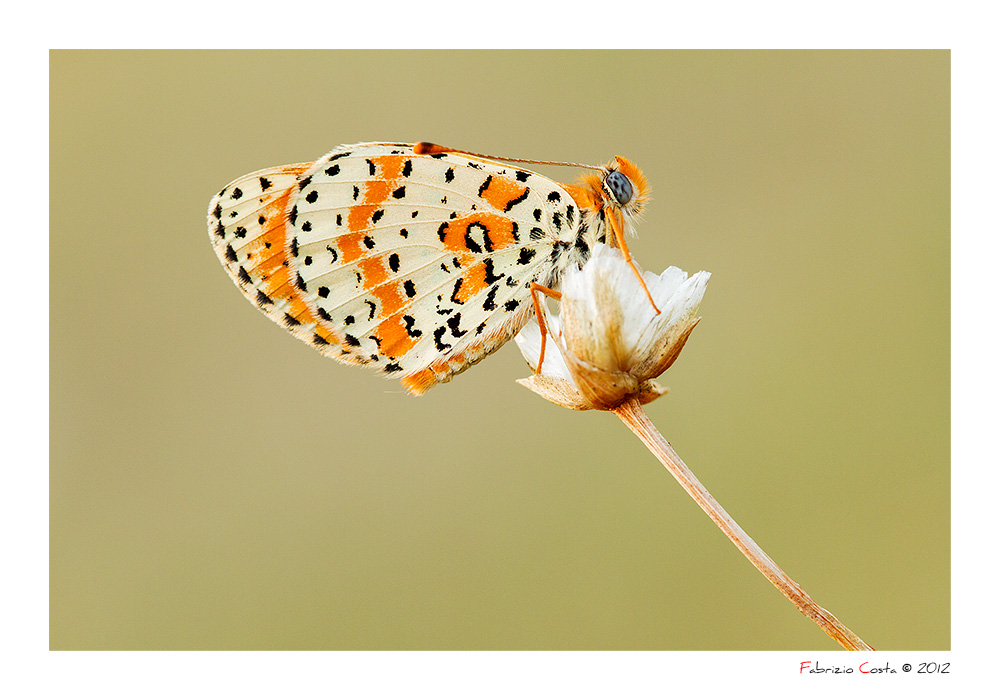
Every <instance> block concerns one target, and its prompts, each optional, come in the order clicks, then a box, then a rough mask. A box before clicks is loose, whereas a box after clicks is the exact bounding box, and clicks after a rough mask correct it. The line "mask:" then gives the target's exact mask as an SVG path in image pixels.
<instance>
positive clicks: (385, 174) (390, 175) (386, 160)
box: [372, 156, 406, 182]
mask: <svg viewBox="0 0 1000 700" xmlns="http://www.w3.org/2000/svg"><path fill="white" fill-rule="evenodd" d="M372 162H374V163H375V165H377V166H378V167H379V171H380V172H381V174H382V178H383V179H384V180H387V181H390V182H391V181H393V180H398V179H399V178H400V177H402V176H403V164H404V163H405V162H406V156H378V157H376V158H373V159H372Z"/></svg>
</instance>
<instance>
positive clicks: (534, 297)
mask: <svg viewBox="0 0 1000 700" xmlns="http://www.w3.org/2000/svg"><path fill="white" fill-rule="evenodd" d="M539 293H541V294H544V295H545V296H547V297H552V298H553V299H555V300H556V301H558V300H559V299H562V294H560V293H559V292H557V291H556V290H554V289H549V288H548V287H543V286H542V285H540V284H537V283H536V282H532V283H531V301H532V302H533V303H534V305H535V316H536V317H537V318H538V327H539V328H540V329H541V330H542V351H541V352H540V353H539V355H538V367H536V368H535V374H541V373H542V363H543V362H545V336H546V335H548V331H547V329H546V327H545V317H544V316H543V314H542V302H541V301H540V300H539V298H538V295H539Z"/></svg>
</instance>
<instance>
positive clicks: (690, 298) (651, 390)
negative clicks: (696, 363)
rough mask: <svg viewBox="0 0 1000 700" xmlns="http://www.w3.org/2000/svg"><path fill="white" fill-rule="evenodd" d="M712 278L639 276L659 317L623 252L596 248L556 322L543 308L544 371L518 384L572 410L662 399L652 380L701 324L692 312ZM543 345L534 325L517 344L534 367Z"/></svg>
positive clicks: (568, 279) (568, 283) (570, 277)
mask: <svg viewBox="0 0 1000 700" xmlns="http://www.w3.org/2000/svg"><path fill="white" fill-rule="evenodd" d="M710 276H711V275H710V274H709V273H707V272H699V273H697V274H695V275H693V276H691V277H690V278H689V277H688V275H687V273H686V272H684V271H683V270H680V269H678V268H676V267H668V268H667V269H666V270H664V271H663V273H662V274H660V275H657V274H654V273H651V272H644V273H643V281H644V282H645V283H646V287H648V289H649V293H650V294H651V295H652V297H653V301H654V302H655V303H656V306H657V307H658V308H659V309H660V313H659V314H657V313H656V310H655V309H654V308H653V305H652V304H650V303H649V297H647V296H646V292H645V290H643V288H642V285H641V284H640V283H639V280H638V278H637V277H636V275H635V273H634V272H633V271H632V270H631V268H630V267H629V266H628V264H627V263H626V262H625V259H624V257H623V256H622V254H621V251H619V250H618V249H617V248H611V247H608V246H605V245H601V244H599V245H597V246H596V247H595V248H594V251H593V254H592V255H591V257H590V260H588V261H587V263H586V264H585V265H584V266H583V269H582V270H571V271H570V272H568V273H567V274H566V276H565V277H564V278H563V283H562V300H561V302H560V309H559V316H558V317H555V316H552V314H550V313H549V312H548V309H547V308H546V309H545V310H544V315H545V325H546V328H547V329H548V331H549V333H548V339H547V341H546V343H547V344H546V350H545V361H544V364H543V365H542V368H541V372H540V373H538V374H535V375H534V376H532V377H530V378H528V379H522V380H519V382H520V383H521V384H523V385H524V386H526V387H528V388H529V389H531V390H532V391H534V392H536V393H538V394H540V395H541V396H543V397H545V398H546V399H548V400H550V401H553V402H555V403H558V404H560V405H563V406H567V407H568V408H574V409H577V410H585V409H588V408H597V409H602V410H609V409H611V408H614V407H615V406H618V405H619V404H621V403H622V402H624V401H626V400H627V399H629V398H632V397H636V398H638V399H639V400H640V402H642V403H647V402H649V401H652V400H653V399H656V398H658V397H660V396H662V395H663V394H664V393H666V390H665V389H663V388H662V387H660V386H659V385H657V384H656V382H654V381H653V379H654V378H655V377H658V376H659V375H661V374H662V373H663V372H664V371H665V370H666V369H667V368H668V367H670V365H672V364H673V363H674V360H676V359H677V356H678V355H679V354H680V351H681V349H682V348H683V347H684V343H686V342H687V339H688V336H689V335H690V334H691V331H692V330H693V329H694V327H695V325H696V324H697V323H698V321H699V320H700V319H699V318H696V317H695V314H696V313H697V311H698V305H699V304H700V303H701V299H702V297H703V296H704V294H705V286H706V285H707V284H708V278H709V277H710ZM541 339H542V336H541V329H540V328H539V326H538V323H537V322H536V321H534V320H533V321H531V322H530V323H529V324H528V325H527V326H525V328H524V329H523V330H522V331H521V332H520V333H519V334H518V335H517V337H516V338H515V341H516V342H517V345H518V347H519V348H520V349H521V354H523V355H524V358H525V360H527V361H528V364H529V365H531V366H532V367H537V366H538V357H539V355H540V354H541V349H542V347H541Z"/></svg>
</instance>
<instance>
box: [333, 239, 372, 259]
mask: <svg viewBox="0 0 1000 700" xmlns="http://www.w3.org/2000/svg"><path fill="white" fill-rule="evenodd" d="M364 239H365V234H363V233H345V234H344V235H342V236H337V250H339V251H340V252H341V254H342V255H343V256H344V262H345V263H349V262H354V261H355V260H357V259H358V258H360V257H361V256H362V255H364V254H365V253H366V252H368V249H367V248H366V247H365V246H364V245H363V243H362V241H364Z"/></svg>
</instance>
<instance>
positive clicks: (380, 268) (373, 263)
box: [358, 257, 389, 289]
mask: <svg viewBox="0 0 1000 700" xmlns="http://www.w3.org/2000/svg"><path fill="white" fill-rule="evenodd" d="M358 267H360V268H361V275H362V278H363V279H364V285H365V289H373V288H375V287H377V286H379V285H380V284H382V283H383V282H385V281H386V280H387V279H389V272H388V270H386V269H385V265H383V264H382V258H379V257H372V258H365V259H364V260H362V261H361V262H360V263H358Z"/></svg>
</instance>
